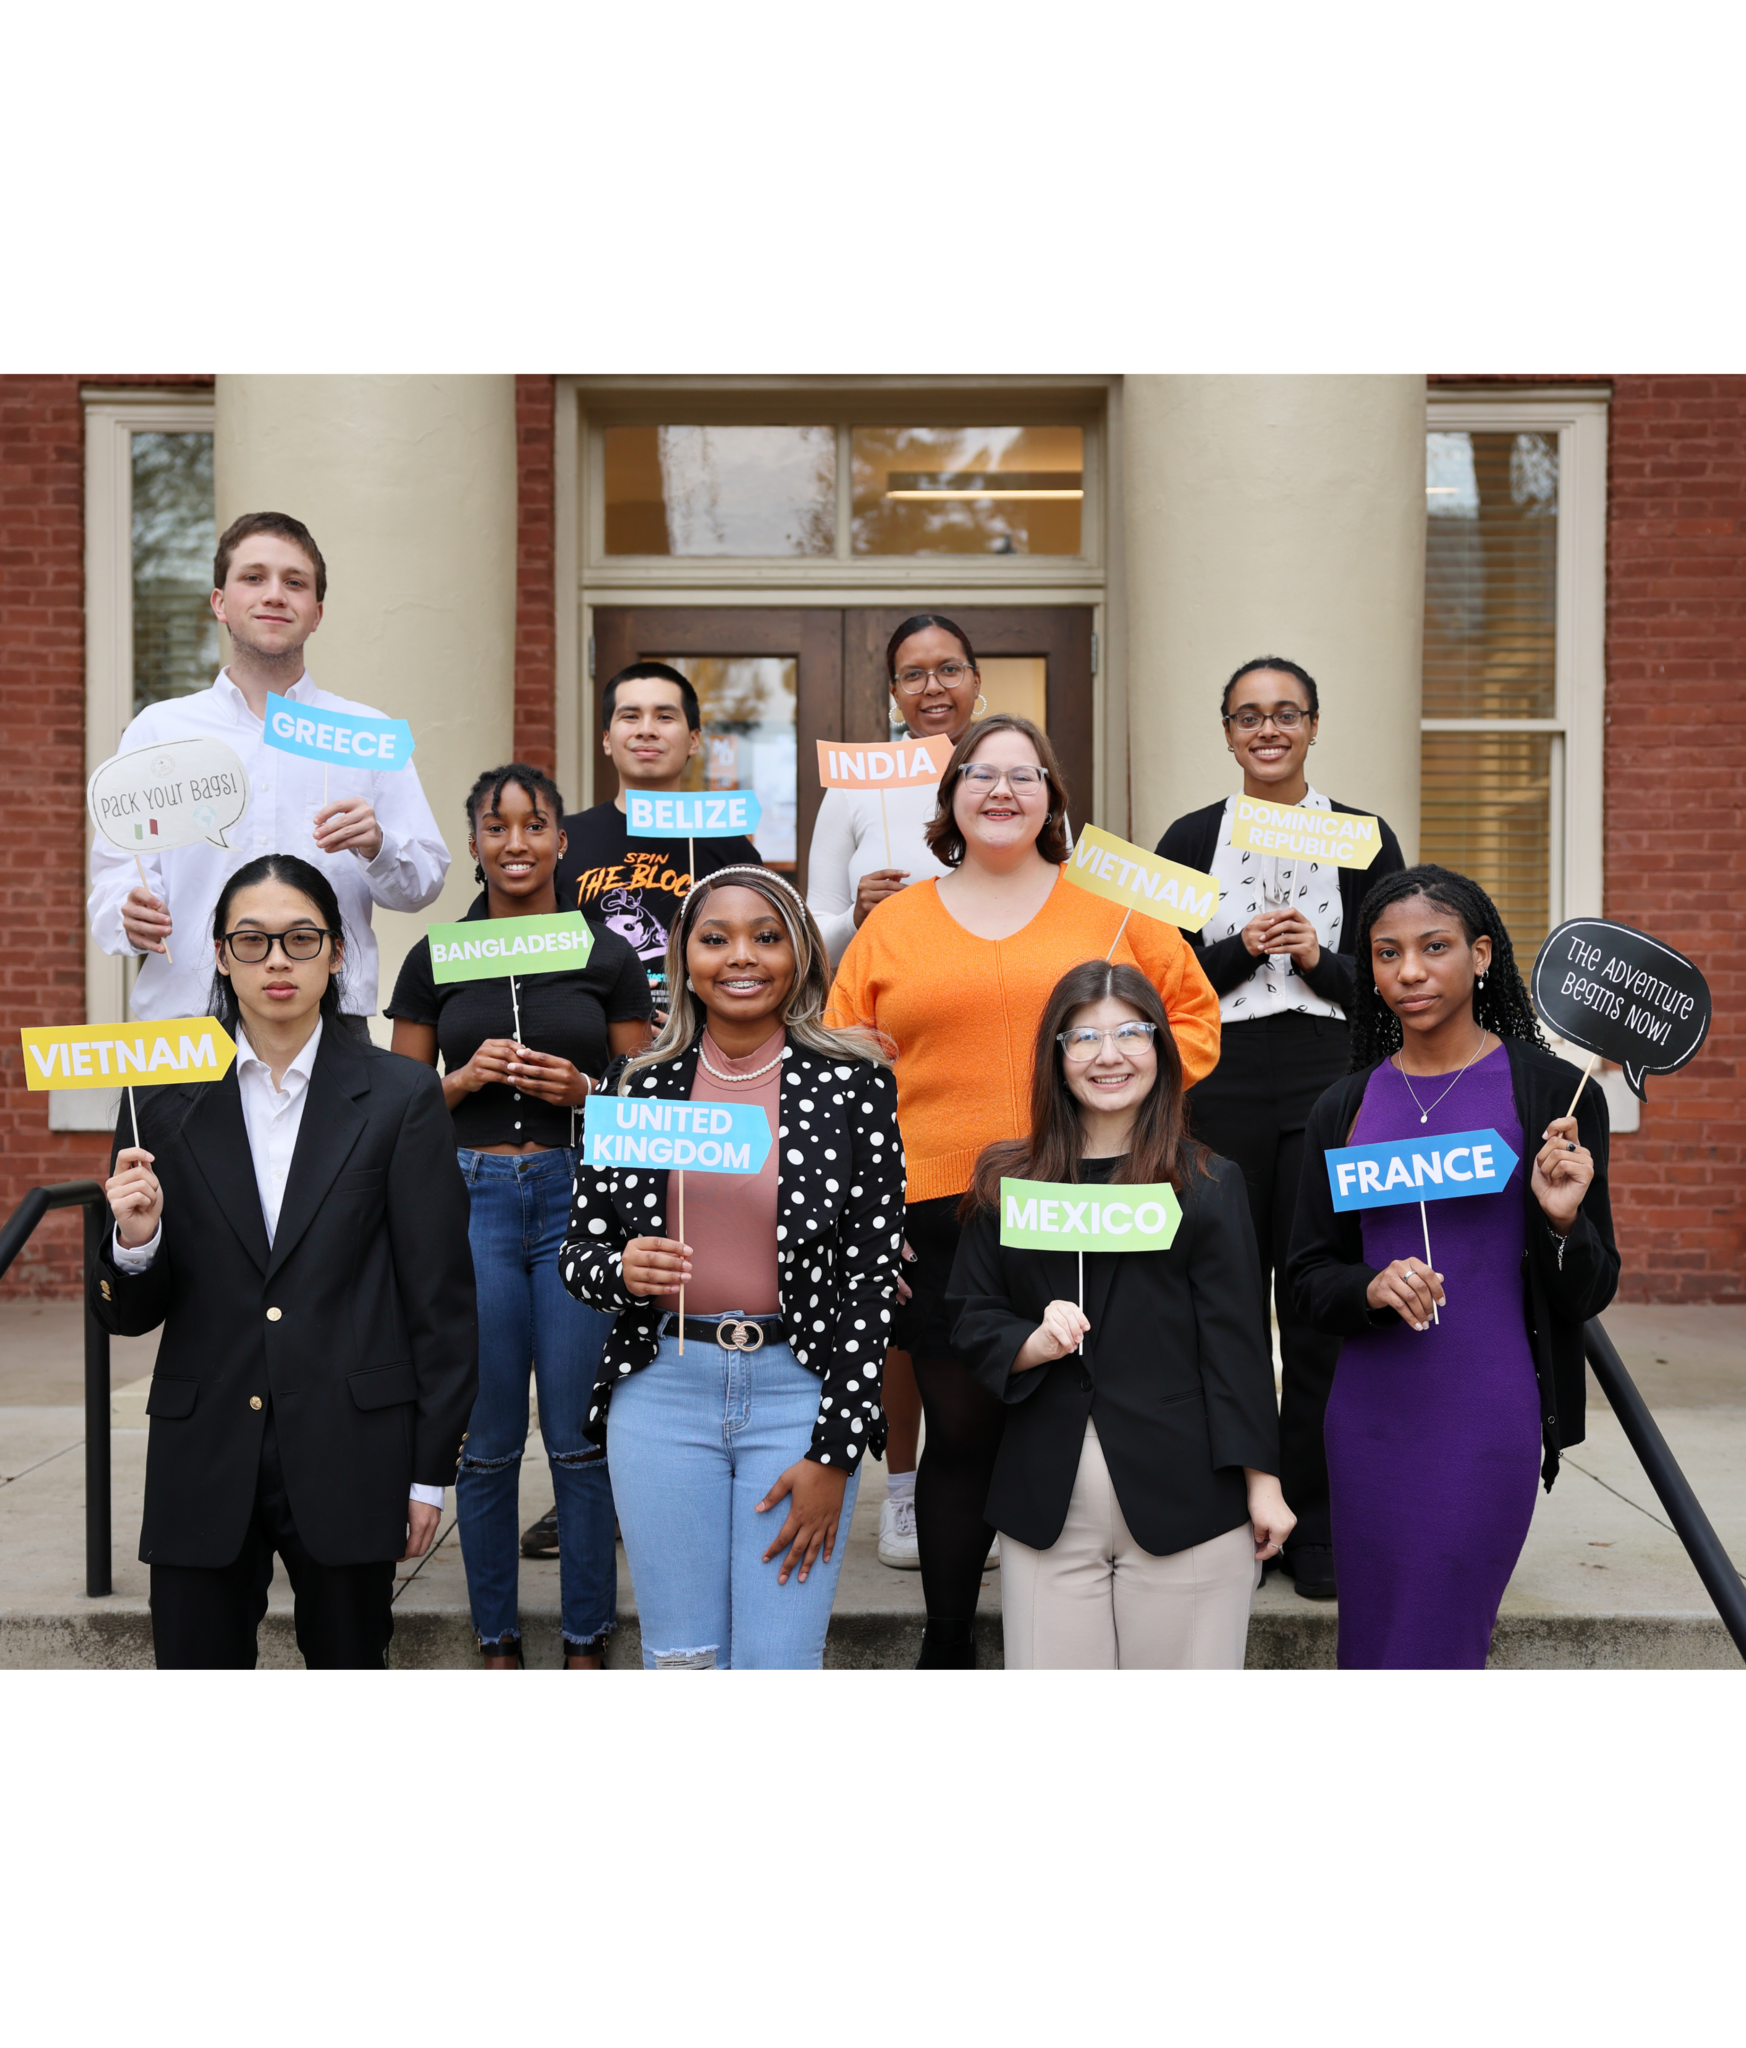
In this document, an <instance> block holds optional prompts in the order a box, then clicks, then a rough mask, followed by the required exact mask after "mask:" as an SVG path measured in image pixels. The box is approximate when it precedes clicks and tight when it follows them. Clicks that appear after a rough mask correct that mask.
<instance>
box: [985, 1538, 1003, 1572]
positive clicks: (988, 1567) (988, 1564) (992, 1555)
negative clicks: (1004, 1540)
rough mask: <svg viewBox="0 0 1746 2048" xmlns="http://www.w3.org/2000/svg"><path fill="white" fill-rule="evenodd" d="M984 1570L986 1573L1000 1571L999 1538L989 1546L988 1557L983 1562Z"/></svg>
mask: <svg viewBox="0 0 1746 2048" xmlns="http://www.w3.org/2000/svg"><path fill="white" fill-rule="evenodd" d="M982 1569H983V1570H984V1571H985V1572H997V1571H999V1570H1000V1538H999V1537H998V1536H997V1537H995V1539H994V1541H993V1542H992V1543H991V1544H990V1545H989V1546H988V1555H987V1556H986V1557H985V1558H984V1559H983V1560H982Z"/></svg>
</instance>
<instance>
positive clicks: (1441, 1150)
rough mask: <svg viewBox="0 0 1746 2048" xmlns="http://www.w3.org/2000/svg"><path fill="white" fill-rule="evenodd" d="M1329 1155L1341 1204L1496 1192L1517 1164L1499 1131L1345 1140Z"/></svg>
mask: <svg viewBox="0 0 1746 2048" xmlns="http://www.w3.org/2000/svg"><path fill="white" fill-rule="evenodd" d="M1326 1157H1327V1161H1328V1185H1329V1187H1330V1188H1332V1190H1333V1194H1334V1207H1335V1208H1336V1209H1391V1208H1394V1207H1396V1206H1397V1205H1398V1204H1401V1203H1406V1202H1446V1201H1450V1200H1452V1199H1454V1198H1455V1197H1458V1196H1461V1195H1495V1194H1497V1193H1498V1192H1499V1190H1500V1189H1501V1188H1502V1187H1503V1185H1504V1183H1505V1182H1506V1181H1507V1180H1508V1179H1509V1177H1510V1175H1511V1173H1512V1172H1513V1171H1514V1170H1515V1165H1516V1155H1515V1153H1514V1152H1512V1151H1511V1150H1510V1148H1509V1146H1508V1145H1506V1144H1505V1143H1504V1141H1503V1140H1502V1138H1500V1137H1499V1136H1498V1134H1497V1133H1496V1131H1455V1132H1452V1133H1451V1134H1450V1135H1449V1136H1448V1137H1446V1138H1400V1139H1398V1140H1396V1141H1394V1142H1393V1143H1391V1144H1387V1145H1346V1146H1342V1147H1341V1149H1340V1150H1339V1151H1337V1152H1329V1153H1328V1154H1327V1155H1326Z"/></svg>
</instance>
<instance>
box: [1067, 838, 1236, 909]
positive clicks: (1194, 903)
mask: <svg viewBox="0 0 1746 2048" xmlns="http://www.w3.org/2000/svg"><path fill="white" fill-rule="evenodd" d="M1067 879H1068V881H1070V882H1073V883H1075V884H1077V886H1078V887H1079V888H1081V889H1089V890H1090V892H1091V893H1092V895H1093V896H1103V897H1106V898H1107V899H1108V900H1109V901H1110V902H1111V903H1119V904H1120V905H1121V906H1122V908H1123V909H1124V910H1137V911H1138V912H1139V913H1140V915H1141V916H1142V917H1156V918H1159V919H1161V920H1162V921H1163V922H1164V923H1165V924H1175V925H1181V926H1182V928H1183V929H1184V930H1185V931H1191V932H1197V931H1199V930H1200V928H1201V926H1202V925H1203V924H1205V923H1206V921H1207V919H1208V918H1209V917H1211V916H1212V914H1213V912H1214V911H1215V910H1216V909H1217V908H1218V905H1219V885H1218V883H1217V882H1216V881H1214V879H1213V878H1212V876H1211V875H1203V874H1202V873H1201V871H1200V870H1199V868H1185V867H1184V866H1183V865H1182V863H1181V862H1180V861H1174V860H1164V859H1163V858H1162V857H1161V856H1160V855H1158V854H1155V853H1147V852H1146V851H1145V849H1144V848H1143V847H1139V846H1133V845H1130V844H1129V842H1128V841H1127V840H1125V839H1118V838H1116V836H1115V834H1114V833H1113V832H1104V831H1101V830H1100V829H1099V828H1098V827H1097V826H1096V825H1084V826H1081V828H1080V832H1079V837H1078V838H1077V839H1076V840H1075V841H1074V842H1073V851H1072V852H1071V853H1070V854H1068V856H1067Z"/></svg>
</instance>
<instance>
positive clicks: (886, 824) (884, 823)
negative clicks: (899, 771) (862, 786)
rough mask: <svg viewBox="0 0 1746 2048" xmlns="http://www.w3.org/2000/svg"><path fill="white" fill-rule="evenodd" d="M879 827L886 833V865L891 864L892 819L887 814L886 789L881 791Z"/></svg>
mask: <svg viewBox="0 0 1746 2048" xmlns="http://www.w3.org/2000/svg"><path fill="white" fill-rule="evenodd" d="M879 827H880V830H881V831H882V832H883V833H884V834H885V865H886V866H887V867H890V865H891V820H890V818H888V817H887V816H886V814H885V791H884V790H883V789H881V790H880V792H879Z"/></svg>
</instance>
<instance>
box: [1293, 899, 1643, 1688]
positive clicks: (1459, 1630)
mask: <svg viewBox="0 0 1746 2048" xmlns="http://www.w3.org/2000/svg"><path fill="white" fill-rule="evenodd" d="M1352 1058H1353V1071H1352V1073H1351V1074H1349V1075H1348V1076H1347V1077H1346V1079H1345V1080H1344V1081H1341V1082H1338V1083H1337V1084H1336V1085H1335V1086H1334V1087H1332V1088H1330V1089H1329V1090H1328V1092H1327V1093H1326V1094H1325V1095H1324V1096H1323V1097H1322V1098H1321V1100H1320V1101H1319V1102H1318V1103H1317V1104H1316V1107H1315V1109H1314V1110H1313V1111H1312V1112H1311V1114H1310V1120H1309V1125H1308V1129H1307V1132H1306V1143H1305V1149H1304V1175H1303V1185H1302V1187H1301V1189H1300V1191H1299V1196H1298V1210H1297V1224H1296V1229H1295V1233H1294V1236H1293V1240H1292V1255H1291V1266H1290V1273H1291V1282H1292V1285H1293V1287H1294V1288H1295V1289H1296V1292H1297V1299H1298V1304H1299V1307H1300V1309H1301V1311H1302V1313H1303V1314H1304V1315H1305V1317H1306V1318H1307V1319H1308V1320H1309V1321H1310V1322H1311V1323H1313V1324H1314V1325H1315V1326H1316V1327H1317V1328H1319V1329H1323V1330H1327V1331H1329V1332H1331V1333H1333V1334H1336V1335H1338V1336H1341V1337H1343V1338H1344V1339H1345V1343H1344V1346H1343V1348H1342V1350H1341V1353H1340V1362H1339V1365H1338V1367H1337V1368H1336V1371H1335V1375H1334V1387H1333V1392H1332V1394H1331V1396H1330V1397H1329V1401H1328V1413H1327V1422H1326V1425H1325V1438H1326V1443H1327V1452H1328V1476H1329V1492H1330V1501H1331V1505H1332V1513H1333V1525H1334V1543H1335V1547H1336V1549H1337V1551H1338V1553H1339V1557H1340V1650H1339V1660H1340V1668H1341V1669H1342V1670H1347V1671H1352V1670H1460V1669H1469V1670H1478V1669H1479V1668H1481V1667H1482V1666H1483V1665H1484V1663H1485V1659H1486V1655H1487V1652H1488V1651H1489V1649H1490V1647H1491V1632H1492V1629H1493V1627H1494V1625H1495V1624H1496V1621H1497V1611H1498V1604H1499V1602H1500V1601H1501V1600H1502V1598H1503V1592H1504V1588H1505V1586H1506V1585H1508V1583H1509V1578H1510V1574H1511V1572H1512V1571H1514V1569H1515V1565H1516V1560H1517V1558H1518V1557H1520V1555H1521V1551H1522V1545H1523V1543H1524V1542H1525V1541H1526V1540H1527V1534H1528V1524H1529V1522H1530V1521H1531V1520H1532V1519H1533V1514H1534V1478H1535V1472H1536V1468H1537V1469H1538V1471H1539V1473H1540V1476H1541V1477H1542V1478H1543V1479H1544V1481H1545V1483H1546V1486H1547V1488H1548V1489H1550V1487H1551V1485H1552V1481H1553V1479H1554V1477H1555V1476H1556V1474H1557V1470H1558V1459H1559V1454H1560V1452H1561V1451H1562V1450H1563V1449H1564V1448H1565V1447H1567V1446H1569V1445H1573V1444H1578V1443H1580V1442H1581V1441H1582V1436H1583V1397H1584V1386H1585V1381H1584V1360H1583V1350H1582V1325H1583V1324H1584V1322H1586V1321H1587V1320H1588V1318H1589V1317H1591V1316H1596V1315H1599V1313H1600V1312H1601V1310H1602V1309H1604V1308H1605V1307H1606V1305H1607V1303H1608V1302H1609V1301H1611V1300H1612V1298H1613V1291H1614V1289H1615V1287H1616V1286H1617V1285H1618V1277H1619V1255H1618V1251H1617V1249H1616V1248H1615V1246H1614V1243H1613V1229H1612V1214H1611V1209H1610V1206H1609V1204H1608V1200H1607V1179H1606V1158H1607V1116H1606V1103H1605V1098H1604V1097H1603V1096H1602V1095H1601V1093H1600V1091H1599V1089H1598V1088H1584V1089H1583V1090H1582V1093H1581V1095H1580V1096H1577V1089H1578V1086H1579V1083H1580V1081H1581V1078H1582V1077H1581V1075H1580V1074H1579V1072H1578V1070H1577V1069H1576V1068H1575V1067H1573V1066H1571V1065H1570V1064H1569V1063H1568V1062H1566V1061H1564V1060H1559V1059H1555V1058H1554V1057H1553V1056H1552V1054H1551V1053H1550V1052H1548V1051H1547V1049H1546V1046H1545V1043H1544V1041H1543V1040H1542V1039H1541V1036H1540V1031H1539V1027H1538V1025H1537V1024H1536V1022H1535V1018H1534V1012H1533V1008H1532V1005H1531V1004H1530V1002H1529V1000H1528V993H1527V990H1526V989H1525V988H1524V987H1523V986H1522V980H1521V976H1520V975H1519V974H1518V973H1517V971H1516V963H1515V954H1514V951H1513V949H1512V947H1511V945H1510V940H1509V934H1508V933H1507V932H1506V931H1505V930H1504V928H1503V923H1502V921H1501V919H1500V918H1499V917H1498V914H1497V908H1496V906H1495V905H1494V904H1493V902H1492V900H1491V898H1490V897H1489V896H1487V895H1486V893H1485V891H1484V890H1483V889H1481V888H1480V887H1479V886H1478V884H1477V883H1475V882H1471V881H1469V880H1468V879H1467V878H1466V877H1465V876H1464V875H1456V874H1452V873H1450V872H1449V870H1448V869H1446V868H1439V867H1416V868H1408V869H1406V870H1405V871H1404V872H1403V873H1401V874H1398V875H1390V876H1388V877H1387V878H1386V879H1384V880H1383V881H1381V882H1379V883H1378V884H1377V885H1376V887H1375V888H1374V889H1372V890H1371V891H1370V893H1369V895H1368V896H1366V898H1365V899H1364V903H1363V906H1362V908H1361V909H1360V911H1359V932H1358V949H1357V997H1356V1004H1355V1007H1354V1010H1353V1013H1352ZM1573 1098H1574V1099H1575V1100H1574V1114H1573V1113H1572V1103H1573ZM1457 1131H1461V1132H1466V1131H1495V1132H1496V1133H1497V1134H1498V1136H1499V1137H1501V1138H1502V1139H1503V1141H1504V1143H1505V1144H1506V1145H1508V1147H1509V1148H1510V1150H1511V1151H1512V1152H1513V1153H1514V1154H1515V1155H1516V1162H1517V1163H1516V1165H1515V1167H1514V1169H1513V1171H1512V1172H1511V1174H1510V1177H1509V1180H1508V1181H1507V1183H1506V1184H1505V1186H1504V1187H1503V1189H1502V1190H1501V1191H1500V1192H1497V1193H1494V1194H1483V1195H1473V1196H1469V1197H1467V1198H1466V1199H1464V1200H1461V1201H1449V1200H1444V1201H1439V1202H1436V1203H1434V1204H1428V1205H1427V1206H1426V1207H1425V1208H1424V1209H1422V1210H1421V1208H1420V1205H1419V1203H1418V1202H1417V1201H1416V1200H1412V1199H1410V1198H1409V1199H1408V1200H1407V1201H1404V1202H1402V1203H1400V1204H1398V1205H1396V1206H1393V1207H1389V1208H1371V1209H1361V1210H1347V1211H1344V1212H1339V1211H1336V1210H1335V1208H1334V1203H1333V1195H1332V1191H1331V1188H1330V1184H1329V1178H1328V1172H1327V1166H1326V1161H1325V1158H1324V1156H1323V1155H1324V1154H1326V1153H1327V1152H1330V1151H1338V1150H1340V1149H1341V1148H1342V1147H1344V1146H1347V1145H1372V1144H1378V1143H1387V1142H1390V1141H1395V1140H1400V1139H1406V1138H1435V1137H1443V1136H1447V1135H1449V1134H1450V1133H1453V1132H1457ZM1427 1235H1428V1237H1429V1239H1430V1243H1429V1245H1427V1242H1426V1238H1427Z"/></svg>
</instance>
